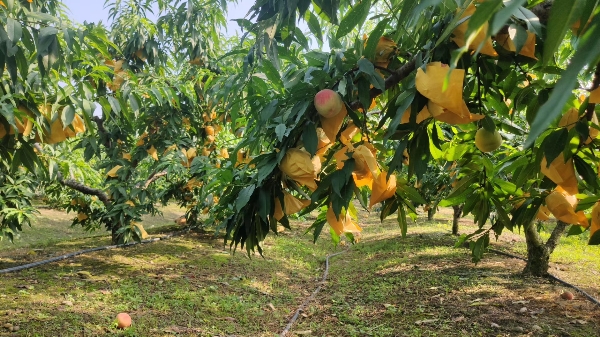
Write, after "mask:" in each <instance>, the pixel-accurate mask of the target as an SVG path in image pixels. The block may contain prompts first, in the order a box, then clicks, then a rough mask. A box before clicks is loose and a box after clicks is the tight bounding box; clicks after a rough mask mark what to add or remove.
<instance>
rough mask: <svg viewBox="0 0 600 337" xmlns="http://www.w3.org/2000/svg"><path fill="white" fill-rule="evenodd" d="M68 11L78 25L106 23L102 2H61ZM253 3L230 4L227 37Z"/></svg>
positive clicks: (93, 0)
mask: <svg viewBox="0 0 600 337" xmlns="http://www.w3.org/2000/svg"><path fill="white" fill-rule="evenodd" d="M63 2H64V3H65V4H66V5H67V7H68V8H69V10H70V13H71V15H70V17H71V18H72V19H74V20H75V21H77V22H79V23H83V22H84V21H87V22H98V21H103V22H104V23H107V21H108V9H105V8H104V0H85V1H82V0H63ZM253 4H254V1H249V0H240V1H238V3H230V4H229V8H228V9H229V10H228V13H227V35H235V32H236V31H237V32H239V28H238V25H237V23H235V22H234V21H231V20H232V19H241V18H243V17H244V16H245V15H246V13H248V10H249V9H250V7H252V5H253Z"/></svg>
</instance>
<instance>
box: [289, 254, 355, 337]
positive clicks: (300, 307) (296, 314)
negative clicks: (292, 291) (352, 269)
mask: <svg viewBox="0 0 600 337" xmlns="http://www.w3.org/2000/svg"><path fill="white" fill-rule="evenodd" d="M347 251H348V249H346V250H344V251H341V252H337V253H333V254H329V255H327V256H326V257H325V272H323V278H322V279H321V282H319V286H318V287H317V288H316V289H315V290H314V291H313V293H312V294H311V295H310V296H309V297H308V298H307V299H305V300H304V302H302V304H300V306H299V307H298V309H297V310H296V312H295V313H294V316H292V318H291V319H290V321H289V322H288V324H287V325H286V327H285V329H283V331H282V332H281V334H279V337H285V335H286V334H287V333H288V332H290V330H291V329H292V326H293V325H294V323H295V322H296V320H297V319H298V316H300V313H301V312H302V311H304V308H305V307H306V306H307V305H308V303H310V301H312V300H314V299H315V297H316V296H317V294H318V293H319V291H321V288H323V286H324V285H325V281H326V280H327V275H328V274H329V259H330V258H332V257H334V256H337V255H340V254H342V253H345V252H347Z"/></svg>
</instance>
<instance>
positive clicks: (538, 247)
mask: <svg viewBox="0 0 600 337" xmlns="http://www.w3.org/2000/svg"><path fill="white" fill-rule="evenodd" d="M567 226H568V224H566V223H564V222H562V221H557V222H556V227H554V230H553V231H552V234H551V235H550V238H549V239H548V241H547V242H546V243H545V244H544V242H543V241H542V238H541V237H540V234H539V233H538V231H537V226H536V225H535V224H534V223H531V224H529V226H528V227H527V228H526V229H525V240H526V242H527V265H526V266H525V269H524V270H523V273H524V274H528V275H532V276H538V277H540V276H545V275H547V274H548V268H549V263H550V254H552V252H553V251H554V248H556V245H557V244H558V241H559V240H560V237H561V236H562V235H563V233H564V232H565V230H566V229H567Z"/></svg>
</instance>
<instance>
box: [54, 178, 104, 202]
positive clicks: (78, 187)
mask: <svg viewBox="0 0 600 337" xmlns="http://www.w3.org/2000/svg"><path fill="white" fill-rule="evenodd" d="M57 180H58V182H59V183H60V184H61V185H63V186H66V187H70V188H72V189H74V190H75V191H78V192H81V193H83V194H87V195H95V196H97V197H98V199H100V201H102V203H103V204H104V205H105V206H108V205H110V200H109V198H108V195H106V193H104V191H102V190H99V189H96V188H92V187H89V186H86V185H84V184H82V183H80V182H78V181H75V180H73V179H66V180H65V179H64V178H63V175H62V173H61V172H58V176H57Z"/></svg>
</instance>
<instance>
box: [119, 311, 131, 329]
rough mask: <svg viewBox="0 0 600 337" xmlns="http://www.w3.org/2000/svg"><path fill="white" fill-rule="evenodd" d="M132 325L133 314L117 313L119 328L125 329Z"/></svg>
mask: <svg viewBox="0 0 600 337" xmlns="http://www.w3.org/2000/svg"><path fill="white" fill-rule="evenodd" d="M130 326H131V316H129V314H127V313H125V312H122V313H120V314H118V315H117V328H119V329H125V328H128V327H130Z"/></svg>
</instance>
